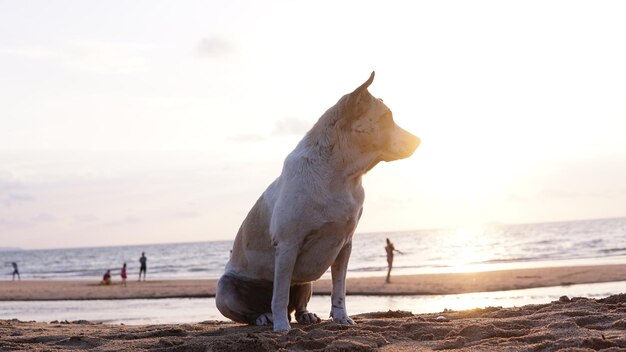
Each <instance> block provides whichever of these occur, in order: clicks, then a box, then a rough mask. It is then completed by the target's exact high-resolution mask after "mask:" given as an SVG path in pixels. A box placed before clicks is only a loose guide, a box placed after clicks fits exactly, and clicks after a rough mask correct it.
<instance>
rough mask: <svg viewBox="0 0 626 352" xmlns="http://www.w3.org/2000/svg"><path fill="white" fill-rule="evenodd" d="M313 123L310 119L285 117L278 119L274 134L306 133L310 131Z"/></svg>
mask: <svg viewBox="0 0 626 352" xmlns="http://www.w3.org/2000/svg"><path fill="white" fill-rule="evenodd" d="M312 126H313V124H312V123H311V122H310V121H306V120H300V119H296V118H285V119H282V120H278V121H276V125H275V126H274V132H273V134H274V135H283V136H290V135H304V134H305V133H306V132H308V131H309V130H310V129H311V127H312Z"/></svg>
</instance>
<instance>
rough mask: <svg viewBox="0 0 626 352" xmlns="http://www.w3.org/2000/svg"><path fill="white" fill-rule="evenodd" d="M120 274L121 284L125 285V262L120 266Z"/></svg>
mask: <svg viewBox="0 0 626 352" xmlns="http://www.w3.org/2000/svg"><path fill="white" fill-rule="evenodd" d="M120 276H121V277H122V286H123V287H126V263H124V266H123V267H122V271H121V272H120Z"/></svg>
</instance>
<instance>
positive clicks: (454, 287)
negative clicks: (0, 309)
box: [0, 264, 626, 301]
mask: <svg viewBox="0 0 626 352" xmlns="http://www.w3.org/2000/svg"><path fill="white" fill-rule="evenodd" d="M384 281H385V278H384V277H379V276H375V277H357V278H348V279H347V291H346V294H347V295H361V296H400V295H402V296H410V295H446V294H460V293H472V292H493V291H508V290H518V289H525V288H538V287H552V286H564V285H574V284H591V283H602V282H614V281H626V264H621V265H588V266H567V267H546V268H530V269H508V270H496V271H481V272H467V273H443V274H417V275H398V276H392V283H391V284H385V282H384ZM0 283H1V284H0V301H52V300H97V299H104V300H109V299H150V298H210V297H215V285H216V283H217V280H216V279H195V280H193V279H192V280H148V281H145V282H137V281H128V282H127V283H128V287H121V285H120V284H119V282H114V284H113V285H111V286H99V285H98V280H93V281H90V280H71V281H70V280H23V281H10V280H6V281H0ZM331 288H332V287H331V281H330V280H329V279H322V280H318V281H316V282H314V283H313V294H314V295H330V292H331Z"/></svg>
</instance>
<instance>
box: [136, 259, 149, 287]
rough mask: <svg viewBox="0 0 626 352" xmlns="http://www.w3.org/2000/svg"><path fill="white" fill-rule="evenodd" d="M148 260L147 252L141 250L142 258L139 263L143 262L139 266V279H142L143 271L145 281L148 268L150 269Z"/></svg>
mask: <svg viewBox="0 0 626 352" xmlns="http://www.w3.org/2000/svg"><path fill="white" fill-rule="evenodd" d="M147 261H148V258H146V252H141V258H139V264H141V266H140V267H139V279H138V280H137V281H140V280H141V273H143V281H146V270H147V269H148V267H147V266H146V262H147Z"/></svg>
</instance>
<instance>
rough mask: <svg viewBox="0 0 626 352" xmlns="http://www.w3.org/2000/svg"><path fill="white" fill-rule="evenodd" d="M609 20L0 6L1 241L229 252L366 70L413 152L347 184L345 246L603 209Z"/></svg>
mask: <svg viewBox="0 0 626 352" xmlns="http://www.w3.org/2000/svg"><path fill="white" fill-rule="evenodd" d="M623 7H624V4H622V3H620V2H602V3H599V4H593V5H592V4H591V3H587V2H568V1H554V2H553V1H550V2H531V3H524V4H521V3H510V2H499V1H486V2H462V1H460V2H453V3H447V2H446V3H442V2H392V3H389V4H385V5H384V6H383V5H382V3H377V2H362V1H358V2H351V1H348V2H340V3H336V2H332V3H331V2H327V3H324V2H322V3H320V2H315V3H302V2H281V1H271V2H253V1H239V2H228V3H223V4H218V3H215V2H199V3H181V4H174V3H159V5H158V6H157V5H155V6H151V5H150V3H149V2H141V1H140V2H133V3H132V4H126V5H125V6H124V11H118V10H114V9H113V7H109V6H108V5H107V4H104V3H103V4H95V3H91V2H90V3H84V2H78V3H71V4H70V3H67V4H66V6H65V5H64V6H60V5H59V4H58V3H49V2H39V3H24V2H2V3H1V4H0V31H1V32H2V33H4V35H2V36H0V76H1V77H2V80H1V83H0V100H1V102H0V122H1V123H2V128H1V129H0V207H1V211H0V231H1V232H2V238H3V240H4V242H5V245H7V246H17V247H24V248H39V247H50V246H53V247H63V246H83V245H87V244H89V245H110V244H130V243H145V242H171V241H201V240H202V241H203V240H213V239H231V238H233V236H234V234H235V233H236V231H237V228H238V227H239V225H240V223H241V221H242V219H243V217H244V216H245V214H246V212H247V210H248V209H249V208H250V206H251V205H252V204H253V203H254V202H255V200H256V199H257V197H258V196H259V194H260V193H261V192H262V191H263V190H264V188H265V187H266V185H267V184H269V182H271V180H273V179H274V178H275V177H276V176H277V175H278V174H279V172H280V168H281V163H282V160H283V159H284V157H285V156H286V155H287V154H288V153H289V152H290V151H291V150H292V149H293V148H294V147H295V145H296V144H297V142H298V141H299V140H300V139H301V138H302V136H303V135H304V134H305V133H306V131H307V130H308V129H309V128H310V127H311V126H312V125H313V124H314V123H315V121H316V120H317V118H318V117H319V116H321V114H322V113H323V112H324V111H325V110H326V109H327V108H329V107H330V106H331V105H333V104H334V103H335V102H336V101H337V100H338V99H339V98H340V97H341V96H342V95H343V94H345V93H348V92H350V91H351V90H353V89H354V88H355V87H356V86H357V85H358V84H360V83H361V82H363V81H364V80H365V79H366V78H367V77H368V75H369V73H370V72H371V71H372V70H376V73H377V75H376V81H375V82H374V84H373V85H372V87H371V88H370V91H371V92H372V94H373V95H374V96H376V97H380V98H382V99H384V101H385V103H386V104H387V105H388V106H389V107H390V108H391V109H392V111H393V113H394V118H395V120H396V121H397V123H398V124H399V125H400V126H402V127H404V128H405V129H407V130H408V131H410V132H412V133H414V134H415V135H417V136H419V137H420V138H421V139H422V144H421V146H420V148H419V149H418V150H417V152H416V153H415V155H414V156H413V157H411V158H410V159H407V160H403V161H400V162H397V163H390V164H383V165H380V166H379V167H377V168H376V169H374V170H373V171H372V172H371V173H369V174H368V175H367V176H366V177H365V179H364V182H365V186H366V202H365V213H364V216H363V219H362V220H361V223H360V225H359V228H358V230H357V232H372V231H388V230H411V229H421V228H457V227H459V228H463V227H468V226H469V227H472V226H481V225H483V224H485V223H492V222H496V223H524V222H543V221H554V220H573V219H587V218H605V217H615V216H623V215H624V211H623V204H626V191H625V188H624V187H625V186H624V181H623V180H624V179H626V141H625V139H624V138H623V131H626V104H625V103H626V100H625V99H626V98H625V97H626V66H625V65H624V64H623V63H624V62H626V47H625V46H624V45H621V44H622V43H624V40H625V39H626V38H625V36H626V23H625V22H624V21H623V13H624V11H623V10H624V8H623ZM616 8H619V9H621V11H618V10H615V9H616ZM138 18H139V19H140V20H138ZM113 19H115V20H113ZM51 233H54V234H55V236H54V239H52V238H51V237H50V234H51Z"/></svg>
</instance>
